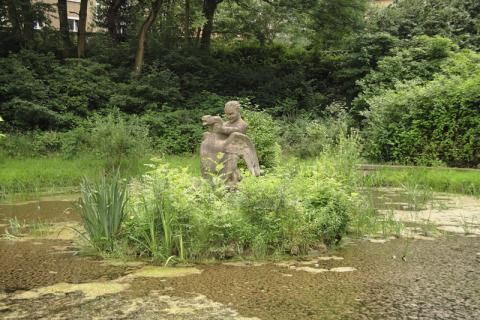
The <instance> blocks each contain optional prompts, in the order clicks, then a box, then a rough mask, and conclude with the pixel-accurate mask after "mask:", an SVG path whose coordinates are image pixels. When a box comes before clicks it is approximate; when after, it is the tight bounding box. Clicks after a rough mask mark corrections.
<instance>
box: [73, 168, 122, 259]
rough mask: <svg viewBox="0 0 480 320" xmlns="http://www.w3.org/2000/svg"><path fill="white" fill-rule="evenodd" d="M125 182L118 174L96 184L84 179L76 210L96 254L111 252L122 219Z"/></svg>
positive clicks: (103, 178)
mask: <svg viewBox="0 0 480 320" xmlns="http://www.w3.org/2000/svg"><path fill="white" fill-rule="evenodd" d="M127 197H128V195H127V183H126V181H123V180H122V178H121V176H120V174H119V173H118V172H117V173H115V174H113V175H112V176H111V178H108V179H107V178H105V177H104V176H102V178H101V179H100V181H99V182H93V183H92V182H90V181H89V180H87V179H83V181H82V183H81V184H80V199H79V202H78V209H79V210H78V211H79V213H80V217H81V218H82V222H83V226H84V227H85V230H86V233H87V235H88V238H87V239H88V240H89V242H90V244H91V245H92V246H93V247H94V248H95V249H97V250H99V251H111V250H112V249H113V246H114V243H115V241H116V240H117V238H118V233H119V231H120V226H121V224H122V221H123V219H124V216H125V205H126V202H127V199H128V198H127Z"/></svg>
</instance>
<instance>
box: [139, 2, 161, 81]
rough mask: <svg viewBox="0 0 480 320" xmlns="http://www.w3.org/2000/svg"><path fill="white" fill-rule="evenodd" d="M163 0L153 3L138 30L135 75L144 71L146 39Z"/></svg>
mask: <svg viewBox="0 0 480 320" xmlns="http://www.w3.org/2000/svg"><path fill="white" fill-rule="evenodd" d="M162 5H163V0H155V1H154V2H153V4H152V7H151V9H150V12H149V13H148V16H147V18H146V19H145V20H144V21H143V23H142V26H141V27H140V31H139V32H138V45H137V52H136V54H135V64H134V66H133V75H134V76H135V77H138V76H140V74H141V73H142V67H143V57H144V55H145V41H146V37H147V32H148V30H149V29H150V27H151V26H152V24H153V23H154V22H155V19H156V18H157V15H158V13H159V12H160V9H161V8H162Z"/></svg>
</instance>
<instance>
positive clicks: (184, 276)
mask: <svg viewBox="0 0 480 320" xmlns="http://www.w3.org/2000/svg"><path fill="white" fill-rule="evenodd" d="M373 194H374V198H375V201H376V203H377V206H378V208H379V209H380V210H385V211H393V212H394V214H395V215H396V216H397V217H398V218H399V219H402V220H405V221H407V222H409V223H410V222H411V223H413V222H416V223H425V221H424V218H425V217H427V211H428V217H429V223H430V222H431V223H432V224H435V225H438V226H439V227H442V226H444V227H445V226H450V227H455V226H456V227H458V228H460V229H455V230H453V229H452V230H451V231H456V232H451V231H449V230H443V231H442V232H441V233H439V234H436V235H435V236H434V237H424V238H415V237H408V236H404V237H400V238H394V237H387V238H378V237H376V235H373V236H372V237H364V238H361V239H347V240H346V241H345V244H344V245H343V246H342V247H340V248H337V249H334V250H330V251H328V252H312V255H311V256H308V257H302V258H301V259H300V258H299V259H295V260H287V261H269V262H249V261H233V262H226V263H217V264H208V265H196V266H183V267H181V268H176V269H171V268H160V267H155V266H149V265H146V264H145V263H142V262H138V261H137V262H126V261H121V260H112V259H109V260H103V259H100V258H95V257H88V256H83V255H82V254H81V252H80V249H79V248H78V242H77V241H76V240H75V239H76V238H77V237H78V234H77V233H76V232H71V231H72V229H73V228H75V227H78V223H79V219H78V216H77V215H76V214H75V212H74V209H73V202H72V200H73V199H74V198H75V197H73V198H72V197H70V198H62V199H58V198H56V199H52V198H50V199H41V200H38V201H35V202H28V203H16V204H3V205H0V221H1V222H0V223H1V224H2V225H3V228H5V227H6V226H7V225H8V224H9V221H10V220H11V219H13V218H15V217H17V220H18V221H23V220H25V221H32V220H35V219H40V220H37V221H42V223H43V224H48V226H49V227H48V228H47V229H48V231H45V232H38V234H37V235H33V236H29V237H16V238H10V239H4V240H0V256H1V259H0V270H1V271H2V272H1V273H0V316H1V317H2V318H5V319H32V318H53V317H54V318H57V319H91V318H93V317H96V318H101V319H103V318H112V319H113V318H115V319H131V318H133V317H136V318H139V319H192V318H193V319H399V318H405V319H407V318H408V319H410V318H411V319H416V318H422V319H475V318H480V290H479V288H480V274H479V272H478V267H479V264H480V237H478V236H477V235H476V228H477V225H476V223H477V221H478V220H479V218H480V210H479V208H480V202H479V200H478V199H475V198H470V197H463V196H452V195H444V194H436V195H434V196H433V197H430V198H429V200H428V201H426V202H425V203H420V202H419V207H418V208H416V209H418V210H416V211H412V210H411V209H412V208H411V201H405V200H408V199H407V197H408V195H405V194H402V193H401V192H400V191H399V190H387V189H383V190H378V192H375V193H373ZM432 199H434V201H432ZM441 203H443V204H441ZM409 204H410V207H409ZM412 212H414V214H412ZM381 213H382V211H381ZM459 215H460V216H459ZM461 215H463V218H462V217H461ZM412 217H413V218H412ZM447 218H448V219H450V220H448V219H447ZM412 219H413V220H412ZM414 219H417V220H416V221H415V220H414ZM465 221H468V222H469V223H470V222H471V224H469V225H468V228H469V229H468V230H467V231H468V232H460V230H463V231H466V230H465V229H463V228H462V226H461V224H462V223H464V222H465ZM38 224H40V223H38ZM412 225H413V224H412ZM37 229H41V226H37ZM51 230H55V231H54V232H53V233H52V232H51ZM37 231H38V230H37Z"/></svg>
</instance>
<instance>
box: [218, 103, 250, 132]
mask: <svg viewBox="0 0 480 320" xmlns="http://www.w3.org/2000/svg"><path fill="white" fill-rule="evenodd" d="M224 112H225V116H226V118H227V119H228V121H227V122H224V123H222V124H221V123H216V124H215V126H214V131H216V132H219V133H223V134H224V135H226V136H229V135H230V134H232V133H234V132H239V133H243V134H245V133H246V132H247V128H248V124H247V123H246V122H245V121H243V119H242V117H241V116H240V102H238V101H228V102H227V103H225V108H224Z"/></svg>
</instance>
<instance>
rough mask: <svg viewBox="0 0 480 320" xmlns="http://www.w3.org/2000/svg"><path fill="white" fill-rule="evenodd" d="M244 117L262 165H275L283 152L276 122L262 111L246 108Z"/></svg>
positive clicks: (265, 166)
mask: <svg viewBox="0 0 480 320" xmlns="http://www.w3.org/2000/svg"><path fill="white" fill-rule="evenodd" d="M247 107H248V106H247ZM243 117H244V118H245V121H246V122H247V123H248V130H247V135H248V136H249V138H250V139H251V140H252V143H253V145H254V146H255V149H256V150H257V156H258V161H259V163H260V165H261V166H263V167H264V168H273V167H275V166H276V165H277V164H278V163H279V161H280V153H281V150H280V145H279V144H278V127H277V125H276V123H275V122H274V121H273V119H272V117H271V116H270V115H268V114H267V113H265V112H261V111H250V110H244V111H243Z"/></svg>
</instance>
